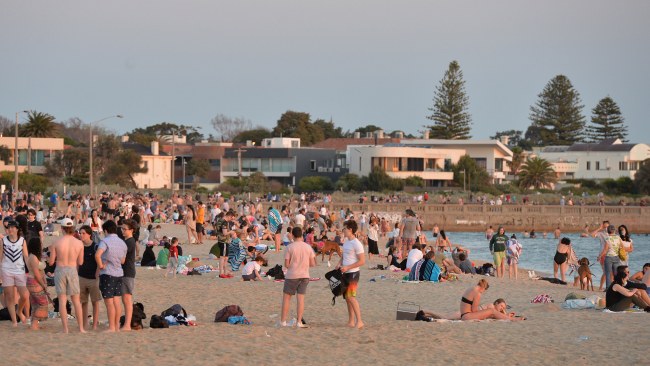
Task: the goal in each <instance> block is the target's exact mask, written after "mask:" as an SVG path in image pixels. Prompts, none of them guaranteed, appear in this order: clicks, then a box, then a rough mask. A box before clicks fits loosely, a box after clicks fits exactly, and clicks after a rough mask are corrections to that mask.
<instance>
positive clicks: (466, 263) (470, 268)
mask: <svg viewBox="0 0 650 366" xmlns="http://www.w3.org/2000/svg"><path fill="white" fill-rule="evenodd" d="M458 259H459V260H460V263H458V268H460V270H461V271H463V273H468V274H476V268H474V265H473V264H472V261H470V260H469V258H467V254H466V253H465V252H460V254H458Z"/></svg>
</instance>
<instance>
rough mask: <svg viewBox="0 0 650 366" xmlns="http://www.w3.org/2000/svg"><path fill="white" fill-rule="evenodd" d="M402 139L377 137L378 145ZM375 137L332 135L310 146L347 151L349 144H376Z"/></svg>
mask: <svg viewBox="0 0 650 366" xmlns="http://www.w3.org/2000/svg"><path fill="white" fill-rule="evenodd" d="M399 142H400V139H398V138H392V137H384V138H377V145H384V144H387V143H399ZM374 144H375V138H374V137H363V138H358V139H357V138H345V137H342V138H341V137H336V138H335V137H332V138H329V139H327V140H324V141H321V142H319V143H317V144H314V145H311V146H310V147H316V148H321V149H334V150H336V151H345V150H347V148H348V145H374Z"/></svg>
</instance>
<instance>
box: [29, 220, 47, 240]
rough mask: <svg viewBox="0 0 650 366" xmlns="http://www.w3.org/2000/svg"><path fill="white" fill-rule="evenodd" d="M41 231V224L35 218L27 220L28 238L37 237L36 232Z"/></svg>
mask: <svg viewBox="0 0 650 366" xmlns="http://www.w3.org/2000/svg"><path fill="white" fill-rule="evenodd" d="M41 231H43V226H42V225H41V223H40V222H38V221H36V220H34V221H27V232H28V236H29V237H30V238H37V237H38V233H40V232H41Z"/></svg>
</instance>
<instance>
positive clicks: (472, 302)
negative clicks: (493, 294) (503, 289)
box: [460, 279, 524, 320]
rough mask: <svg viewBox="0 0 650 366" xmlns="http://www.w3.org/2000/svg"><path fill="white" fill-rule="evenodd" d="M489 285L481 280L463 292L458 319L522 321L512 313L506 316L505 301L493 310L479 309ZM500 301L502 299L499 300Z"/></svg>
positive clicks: (484, 280)
mask: <svg viewBox="0 0 650 366" xmlns="http://www.w3.org/2000/svg"><path fill="white" fill-rule="evenodd" d="M489 288H490V284H489V283H488V281H487V280H486V279H481V280H480V281H478V284H477V285H476V286H474V287H471V288H469V289H467V291H465V293H464V294H463V296H462V297H461V299H460V319H461V320H485V319H500V320H523V319H524V318H516V317H515V315H514V313H511V314H507V313H506V311H505V309H506V308H507V305H506V302H505V300H504V301H503V302H499V303H498V304H497V305H495V306H494V307H493V308H487V309H480V301H481V295H483V293H484V292H485V291H487V289H489ZM500 300H502V299H500Z"/></svg>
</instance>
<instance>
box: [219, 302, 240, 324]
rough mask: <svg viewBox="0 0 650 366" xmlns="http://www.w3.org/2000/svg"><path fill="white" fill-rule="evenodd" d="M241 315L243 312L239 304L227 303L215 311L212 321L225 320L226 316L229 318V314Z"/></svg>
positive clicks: (226, 319)
mask: <svg viewBox="0 0 650 366" xmlns="http://www.w3.org/2000/svg"><path fill="white" fill-rule="evenodd" d="M242 315H244V312H243V311H242V309H241V308H240V307H239V305H228V306H224V307H223V309H221V310H219V311H217V313H216V314H215V315H214V321H215V323H219V322H227V321H228V318H230V317H231V316H242Z"/></svg>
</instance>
